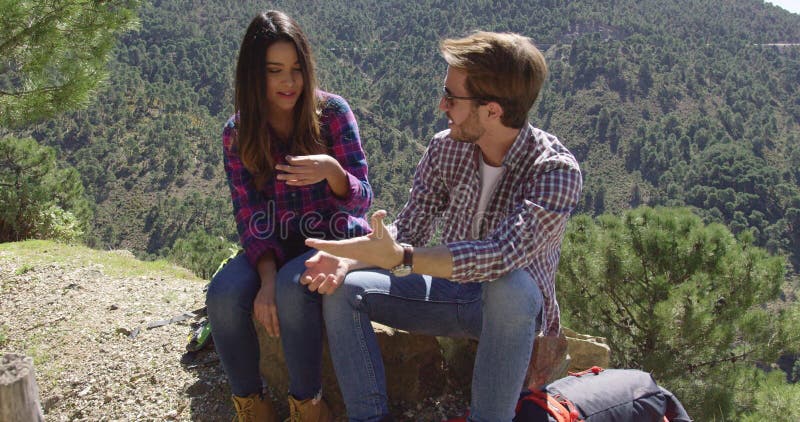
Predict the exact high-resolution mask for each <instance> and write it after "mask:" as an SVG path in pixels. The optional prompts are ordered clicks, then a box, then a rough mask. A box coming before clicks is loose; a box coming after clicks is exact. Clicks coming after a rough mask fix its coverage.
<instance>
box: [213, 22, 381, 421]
mask: <svg viewBox="0 0 800 422" xmlns="http://www.w3.org/2000/svg"><path fill="white" fill-rule="evenodd" d="M235 96H236V100H235V101H236V114H235V115H234V116H233V117H231V118H230V120H228V122H227V123H226V124H225V128H224V130H223V134H222V142H223V148H224V157H225V172H226V174H227V178H228V184H229V186H230V191H231V200H232V202H233V210H234V214H235V218H236V225H237V229H238V232H239V238H240V242H241V246H242V247H243V249H244V253H243V254H240V255H239V256H237V257H236V258H234V259H233V260H231V261H230V262H229V263H228V264H227V265H226V266H225V267H224V268H223V269H222V270H221V271H220V272H219V273H218V274H217V275H216V276H215V277H214V279H213V280H212V281H211V285H210V286H209V289H208V294H207V298H206V303H207V305H208V318H209V321H210V323H211V326H212V327H213V333H214V343H215V345H216V349H217V353H218V354H219V357H220V360H221V361H222V366H223V368H224V370H225V373H226V374H227V376H228V381H229V382H230V385H231V392H232V393H233V402H234V406H235V407H236V412H237V415H238V417H239V421H250V420H258V421H265V420H266V421H274V420H275V413H274V410H273V408H272V403H271V401H270V399H269V397H268V396H265V395H264V393H263V386H262V380H261V377H260V375H259V367H258V365H259V348H258V340H257V338H256V332H255V328H254V325H253V317H255V319H256V320H257V321H258V322H259V323H261V324H262V325H263V326H264V328H265V329H266V331H267V333H268V334H269V335H271V336H278V335H280V327H279V324H278V312H277V307H276V302H275V277H276V273H277V271H278V269H280V268H281V267H282V266H283V265H284V264H285V263H287V262H288V261H290V260H293V259H302V258H303V257H302V256H301V255H304V253H305V252H307V251H308V248H307V247H306V246H305V245H304V240H305V238H307V237H319V236H323V237H327V238H331V239H341V238H346V237H352V236H360V235H363V234H366V233H368V232H369V226H368V224H367V221H366V220H365V219H364V214H365V213H366V211H367V209H368V208H369V206H370V203H371V202H372V189H371V187H370V185H369V182H368V180H367V163H366V159H365V157H364V151H363V150H362V148H361V141H360V138H359V134H358V126H357V125H356V121H355V118H354V117H353V113H352V111H351V110H350V107H349V105H348V104H347V102H346V101H345V100H344V99H342V98H341V97H339V96H336V95H333V94H330V93H327V92H323V91H320V90H318V89H317V83H316V79H315V77H314V61H313V58H312V56H311V51H310V49H309V45H308V40H307V39H306V36H305V35H304V34H303V32H302V30H301V29H300V28H299V26H298V25H297V23H296V22H295V21H294V20H292V19H291V18H290V17H288V16H287V15H285V14H284V13H282V12H278V11H269V12H266V13H262V14H260V15H258V16H256V17H255V18H254V19H253V20H252V22H251V23H250V26H249V27H248V28H247V33H246V34H245V36H244V39H243V40H242V45H241V48H240V50H239V58H238V62H237V64H236V94H235ZM298 276H299V274H298ZM302 318H319V319H320V321H319V322H318V323H317V324H318V326H319V327H321V317H320V316H315V315H308V316H302ZM319 331H320V332H319V333H308V335H309V336H311V337H314V338H316V337H319V338H320V342H321V336H322V332H321V329H320V330H319ZM286 358H287V364H288V366H289V378H290V388H289V393H290V394H289V403H290V406H289V407H290V410H291V411H292V416H295V417H296V416H297V415H301V420H303V421H317V420H319V421H327V420H330V419H331V415H330V412H329V410H328V408H327V405H326V404H325V402H324V401H322V400H320V399H319V396H320V394H321V393H320V384H321V381H320V375H319V371H314V370H311V371H309V370H307V369H305V368H304V365H308V366H310V367H312V368H313V367H315V365H316V367H319V362H295V361H297V359H296V358H295V359H294V360H293V358H294V357H293V356H286ZM316 360H317V361H318V360H319V358H317V359H316ZM296 368H304V369H302V370H298V369H296ZM292 420H295V419H292Z"/></svg>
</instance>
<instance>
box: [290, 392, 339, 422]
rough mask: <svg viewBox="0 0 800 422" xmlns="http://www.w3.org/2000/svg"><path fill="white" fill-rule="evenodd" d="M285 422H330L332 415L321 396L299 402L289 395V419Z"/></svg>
mask: <svg viewBox="0 0 800 422" xmlns="http://www.w3.org/2000/svg"><path fill="white" fill-rule="evenodd" d="M315 401H316V403H315ZM287 421H289V422H332V421H333V414H332V413H331V410H330V408H328V404H327V403H325V400H322V397H321V396H320V397H319V398H316V397H315V398H313V399H305V400H303V401H300V400H297V399H295V398H294V397H292V396H291V395H289V419H287Z"/></svg>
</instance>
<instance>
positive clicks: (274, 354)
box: [256, 323, 446, 415]
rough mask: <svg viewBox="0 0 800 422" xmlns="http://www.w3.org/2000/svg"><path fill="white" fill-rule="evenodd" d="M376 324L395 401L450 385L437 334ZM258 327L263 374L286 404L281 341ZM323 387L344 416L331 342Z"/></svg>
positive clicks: (325, 347) (415, 400) (282, 404)
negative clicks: (425, 333) (417, 332)
mask: <svg viewBox="0 0 800 422" xmlns="http://www.w3.org/2000/svg"><path fill="white" fill-rule="evenodd" d="M372 326H373V329H374V330H375V334H376V335H377V336H378V344H379V345H380V348H381V353H382V355H383V362H384V366H385V368H386V384H387V386H386V387H387V392H388V394H389V397H390V399H391V400H393V401H394V400H400V401H405V402H409V403H419V402H421V401H422V400H424V399H425V398H426V397H432V396H437V395H439V394H441V393H442V392H443V390H444V387H445V385H446V377H445V371H444V357H443V355H442V349H441V347H440V346H439V343H438V342H437V341H436V337H432V336H426V335H418V334H411V333H408V332H405V331H401V330H395V329H393V328H390V327H386V326H384V325H381V324H377V323H373V324H372ZM256 327H257V329H256V332H257V333H258V338H259V343H260V348H261V362H260V369H261V374H262V376H263V377H264V379H266V381H267V383H268V385H269V386H270V387H271V388H272V390H273V392H274V393H275V394H276V395H277V397H276V405H278V407H279V408H282V407H285V406H286V398H285V394H286V392H287V391H288V390H289V379H288V373H287V371H286V361H285V360H284V358H283V350H282V349H281V343H280V340H279V339H277V338H272V337H269V336H268V335H267V334H266V332H265V331H264V328H263V327H261V325H260V324H258V323H256ZM322 390H323V396H324V397H325V400H326V401H327V402H328V404H329V405H330V407H331V410H333V412H334V413H335V414H337V415H344V414H345V409H344V403H343V401H342V396H341V392H340V390H339V386H338V385H337V383H336V375H335V374H334V371H333V364H332V363H331V359H330V353H329V351H328V344H327V341H325V343H324V345H323V361H322Z"/></svg>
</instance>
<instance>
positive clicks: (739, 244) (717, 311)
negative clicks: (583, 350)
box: [558, 207, 786, 420]
mask: <svg viewBox="0 0 800 422" xmlns="http://www.w3.org/2000/svg"><path fill="white" fill-rule="evenodd" d="M752 240H753V239H752V236H751V235H750V233H749V232H747V231H745V232H743V233H742V234H741V235H740V236H739V238H736V237H734V236H733V234H731V232H730V231H729V230H728V229H727V228H725V227H724V226H722V225H720V224H711V225H708V226H706V225H704V224H703V222H702V220H701V219H700V218H699V217H698V216H696V215H694V214H692V213H691V212H690V211H689V210H688V209H683V208H656V209H652V208H647V207H642V208H637V209H635V210H632V211H628V212H626V213H625V214H624V215H623V216H621V217H620V216H612V215H608V214H606V215H602V216H599V217H597V218H596V219H592V218H590V217H588V216H577V217H575V218H573V220H572V221H571V223H570V225H569V227H568V230H567V233H566V236H565V239H564V245H563V251H562V257H561V265H560V267H559V273H558V281H559V282H558V298H559V301H560V302H561V303H563V304H564V308H566V309H565V310H564V311H565V313H568V315H567V316H566V319H567V320H568V321H569V324H570V325H571V326H572V328H575V329H578V330H581V331H583V332H588V333H591V334H595V335H602V336H604V337H606V338H607V339H608V342H609V345H610V346H611V349H612V353H611V355H612V358H613V360H614V362H613V363H612V364H613V365H614V366H616V367H630V368H642V369H644V370H647V371H651V372H653V375H654V377H655V378H656V379H657V380H659V381H660V382H664V383H665V384H666V385H667V386H668V388H670V389H671V390H673V392H674V393H676V394H677V395H678V397H679V398H681V400H683V401H684V404H686V405H687V408H688V409H689V410H690V414H691V415H692V416H694V417H696V418H697V419H698V420H713V419H714V418H716V419H717V420H719V418H720V416H722V417H723V419H725V420H730V417H731V416H733V415H735V413H736V409H735V407H736V405H735V404H734V403H735V401H734V393H735V388H734V387H735V386H736V385H737V384H739V383H740V382H741V381H742V380H741V379H738V378H736V375H735V374H736V373H738V372H736V371H738V370H739V369H741V368H743V367H750V366H752V365H753V363H754V362H755V361H756V360H759V359H764V361H767V362H769V361H772V360H773V359H774V358H775V357H776V355H777V353H778V352H779V349H780V348H781V347H782V346H784V345H785V344H786V331H785V330H784V329H783V328H782V326H781V319H780V318H775V317H774V315H773V314H771V313H769V312H768V311H767V310H765V309H764V308H762V306H761V305H763V304H765V303H766V302H768V301H770V300H773V299H775V298H776V297H777V296H778V295H779V293H780V288H781V286H782V285H783V282H784V271H785V269H784V265H785V260H784V259H783V258H780V257H774V256H770V255H769V254H768V253H767V252H766V251H764V250H763V249H761V248H758V247H755V246H753V245H752ZM702 403H706V404H708V403H714V406H713V408H711V407H709V406H704V405H702ZM734 419H736V418H734Z"/></svg>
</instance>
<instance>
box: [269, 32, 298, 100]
mask: <svg viewBox="0 0 800 422" xmlns="http://www.w3.org/2000/svg"><path fill="white" fill-rule="evenodd" d="M302 93H303V71H302V68H301V67H300V63H299V61H298V59H297V51H296V50H295V48H294V44H292V43H290V42H288V41H278V42H276V43H274V44H272V45H271V46H269V47H267V102H268V103H269V108H270V109H271V110H275V111H284V112H291V111H292V110H293V109H294V106H295V104H297V100H298V99H299V98H300V95H301V94H302Z"/></svg>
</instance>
